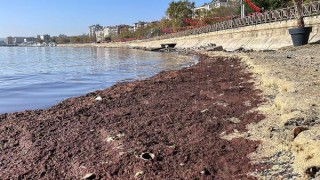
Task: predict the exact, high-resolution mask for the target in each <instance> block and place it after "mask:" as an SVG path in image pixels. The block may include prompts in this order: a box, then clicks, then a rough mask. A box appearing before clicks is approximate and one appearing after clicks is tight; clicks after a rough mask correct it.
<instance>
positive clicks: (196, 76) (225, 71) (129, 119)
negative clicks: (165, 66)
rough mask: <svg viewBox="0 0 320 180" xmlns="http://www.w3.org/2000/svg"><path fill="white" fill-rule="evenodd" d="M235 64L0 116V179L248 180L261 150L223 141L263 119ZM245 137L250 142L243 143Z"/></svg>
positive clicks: (210, 61) (203, 64)
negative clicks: (254, 157)
mask: <svg viewBox="0 0 320 180" xmlns="http://www.w3.org/2000/svg"><path fill="white" fill-rule="evenodd" d="M262 102H263V98H262V96H261V91H259V90H257V89H256V87H255V85H254V82H253V81H252V74H251V73H249V72H248V71H246V70H245V67H243V64H242V63H241V60H240V59H239V58H226V57H225V58H222V57H207V56H201V57H200V63H199V64H197V65H194V66H192V67H189V68H184V69H182V70H179V71H170V72H162V73H160V74H158V75H156V76H154V77H152V78H149V79H146V80H143V81H136V82H132V83H120V84H116V85H114V86H112V87H111V88H108V89H106V90H103V91H96V92H93V93H89V94H87V95H85V96H81V97H77V98H71V99H68V100H65V101H63V102H61V103H59V104H58V105H56V106H54V107H52V108H50V109H47V110H36V111H25V112H20V113H13V114H3V115H0V172H1V173H0V179H81V178H85V179H134V178H142V179H255V177H253V176H250V175H248V174H249V173H250V174H254V173H259V172H263V171H264V169H265V167H267V166H268V165H263V164H261V163H256V164H254V163H251V162H250V161H251V160H250V159H249V156H248V155H249V154H250V153H251V154H252V153H253V152H255V151H256V150H257V148H258V147H260V146H259V143H260V142H259V141H256V140H249V139H248V138H234V139H232V140H230V141H229V140H226V139H222V138H221V137H222V136H225V135H228V134H232V133H245V132H247V125H248V124H250V123H258V122H260V121H261V120H263V119H264V116H263V115H261V114H259V113H258V112H257V111H255V109H257V107H258V105H259V104H261V103H262ZM248 136H250V135H248Z"/></svg>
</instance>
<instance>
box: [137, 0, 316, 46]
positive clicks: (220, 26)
mask: <svg viewBox="0 0 320 180" xmlns="http://www.w3.org/2000/svg"><path fill="white" fill-rule="evenodd" d="M302 13H303V16H304V17H310V16H316V15H319V14H320V1H317V2H310V3H308V4H304V5H303V9H302ZM296 15H297V9H296V7H294V6H293V7H288V8H283V9H277V10H273V11H268V12H264V13H254V14H253V15H250V16H246V17H244V18H237V19H232V20H227V21H223V22H220V23H216V24H213V25H208V26H203V27H200V28H195V29H191V30H186V31H180V32H177V33H173V34H166V35H162V36H157V37H153V38H150V39H145V40H142V41H150V40H162V39H171V38H177V37H183V36H190V35H196V34H204V33H210V32H216V31H221V30H227V29H235V28H239V27H245V26H253V25H257V24H265V23H272V22H279V21H286V20H291V19H295V18H296Z"/></svg>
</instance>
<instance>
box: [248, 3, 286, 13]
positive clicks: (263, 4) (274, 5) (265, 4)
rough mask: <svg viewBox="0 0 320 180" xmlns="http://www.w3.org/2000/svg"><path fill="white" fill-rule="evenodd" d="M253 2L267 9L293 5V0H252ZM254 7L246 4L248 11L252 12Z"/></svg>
mask: <svg viewBox="0 0 320 180" xmlns="http://www.w3.org/2000/svg"><path fill="white" fill-rule="evenodd" d="M251 1H252V3H253V4H255V5H256V6H258V7H260V8H262V7H263V8H264V9H265V10H268V11H272V10H275V9H280V8H285V7H288V6H290V5H292V1H291V0H251ZM252 12H253V11H252V9H251V8H250V7H249V6H248V5H246V13H247V14H249V13H252Z"/></svg>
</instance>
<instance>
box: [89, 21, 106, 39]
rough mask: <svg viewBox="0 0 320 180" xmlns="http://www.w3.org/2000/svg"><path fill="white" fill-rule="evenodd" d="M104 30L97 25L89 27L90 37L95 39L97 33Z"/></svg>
mask: <svg viewBox="0 0 320 180" xmlns="http://www.w3.org/2000/svg"><path fill="white" fill-rule="evenodd" d="M101 30H103V27H102V26H100V25H99V24H95V25H92V26H90V27H89V36H90V37H95V35H96V31H101Z"/></svg>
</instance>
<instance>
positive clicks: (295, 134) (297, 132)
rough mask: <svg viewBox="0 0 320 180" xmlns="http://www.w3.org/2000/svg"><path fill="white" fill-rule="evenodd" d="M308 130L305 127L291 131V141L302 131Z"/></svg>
mask: <svg viewBox="0 0 320 180" xmlns="http://www.w3.org/2000/svg"><path fill="white" fill-rule="evenodd" d="M306 130H309V129H308V128H306V127H296V128H294V130H293V139H295V138H296V137H297V136H298V135H299V134H300V133H302V132H303V131H306Z"/></svg>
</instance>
